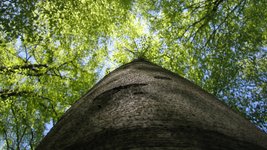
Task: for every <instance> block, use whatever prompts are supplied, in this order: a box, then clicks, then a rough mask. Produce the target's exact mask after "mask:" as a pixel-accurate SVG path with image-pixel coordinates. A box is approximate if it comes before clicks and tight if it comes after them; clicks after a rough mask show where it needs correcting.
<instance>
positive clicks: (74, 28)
mask: <svg viewBox="0 0 267 150" xmlns="http://www.w3.org/2000/svg"><path fill="white" fill-rule="evenodd" d="M0 7H1V15H0V22H1V23H0V29H1V30H0V106H1V107H0V135H1V136H0V138H1V143H2V144H1V146H2V147H4V148H7V149H24V148H25V149H33V148H34V147H35V146H36V144H37V143H38V142H39V141H40V140H41V139H42V137H43V136H44V134H45V133H44V131H46V128H47V126H48V124H54V123H55V122H57V120H58V119H59V118H60V116H61V115H62V114H63V113H64V112H65V111H66V110H67V109H68V108H69V107H70V105H71V104H73V103H74V102H75V101H76V100H77V99H78V98H79V97H81V96H82V95H83V94H84V93H85V92H86V91H88V89H89V88H90V87H92V86H93V85H94V84H95V82H96V81H98V80H99V79H100V78H102V77H103V76H104V75H105V74H107V73H109V72H110V71H111V70H113V69H115V68H116V67H118V66H120V65H121V64H125V63H127V62H130V61H131V60H133V59H134V58H140V57H141V58H146V59H147V60H149V61H151V62H154V63H156V64H158V65H160V66H162V67H164V68H166V69H168V70H170V71H172V72H175V73H178V74H180V75H181V76H183V77H185V78H187V79H189V80H191V81H192V82H194V83H196V84H197V85H199V86H201V87H202V88H203V89H205V90H206V91H208V92H210V93H211V94H213V95H215V96H216V97H217V98H219V99H220V100H222V101H223V102H225V103H226V104H227V105H229V106H230V107H232V108H233V109H236V110H238V111H239V112H241V113H242V114H243V115H244V116H246V117H247V118H248V119H250V120H251V122H253V123H255V124H256V125H257V126H258V127H259V128H261V129H263V130H265V131H266V128H267V124H266V122H267V117H266V116H267V56H266V51H267V50H266V46H267V40H266V38H267V25H266V21H267V19H266V18H267V12H266V11H265V8H266V7H267V3H266V2H265V1H264V0H243V1H237V0H233V1H225V0H179V1H177V0H168V1H167V0H138V1H137V0H136V1H135V0H99V1H93V0H75V1H74V0H50V1H37V0H27V1H19V0H4V1H2V2H1V3H0Z"/></svg>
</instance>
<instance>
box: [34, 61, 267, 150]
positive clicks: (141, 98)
mask: <svg viewBox="0 0 267 150" xmlns="http://www.w3.org/2000/svg"><path fill="white" fill-rule="evenodd" d="M37 149H38V150H46V149H57V150H67V149H94V150H95V149H96V150H97V149H179V150H181V149H182V150H209V149H212V150H241V149H242V150H256V149H257V150H266V149H267V135H266V134H265V133H263V132H261V131H260V130H259V129H258V128H256V127H255V126H254V125H253V124H251V123H250V122H249V121H248V120H246V119H245V118H243V117H242V116H241V115H239V114H238V113H237V112H235V111H233V110H231V109H230V108H229V107H227V106H226V105H225V104H224V103H223V102H221V101H219V100H218V99H216V98H215V97H214V96H213V95H211V94H209V93H207V92H206V91H204V90H202V89H201V88H200V87H198V86H196V85H195V84H193V83H191V82H190V81H188V80H186V79H184V78H182V77H180V76H179V75H177V74H174V73H172V72H170V71H167V70H165V69H163V68H161V67H159V66H157V65H154V64H152V63H150V62H147V61H144V60H136V61H133V62H131V63H129V64H126V65H123V66H122V67H120V68H118V69H116V70H115V71H113V72H112V73H110V74H109V75H107V76H106V77H105V78H104V79H102V80H101V81H100V82H99V83H98V84H96V85H95V86H94V87H93V88H92V89H91V90H90V91H89V92H88V93H87V94H86V95H84V96H83V97H82V98H81V99H80V100H79V101H77V102H76V103H75V104H73V106H72V107H71V108H70V109H69V110H68V111H67V112H66V113H65V114H64V115H63V117H62V118H61V119H60V120H59V121H58V123H57V124H56V125H55V126H54V127H53V128H52V130H51V131H50V132H49V133H48V135H47V136H46V137H45V138H44V139H43V140H42V141H41V143H40V144H39V146H38V147H37Z"/></svg>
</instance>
